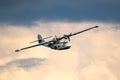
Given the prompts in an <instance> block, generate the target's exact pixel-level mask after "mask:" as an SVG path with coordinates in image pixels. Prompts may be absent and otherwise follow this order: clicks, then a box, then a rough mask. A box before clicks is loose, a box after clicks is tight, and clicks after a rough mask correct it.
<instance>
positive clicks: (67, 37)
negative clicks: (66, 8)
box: [64, 33, 71, 41]
mask: <svg viewBox="0 0 120 80" xmlns="http://www.w3.org/2000/svg"><path fill="white" fill-rule="evenodd" d="M70 34H71V33H70ZM64 38H65V39H68V40H69V41H70V37H69V36H68V35H66V34H65V35H64Z"/></svg>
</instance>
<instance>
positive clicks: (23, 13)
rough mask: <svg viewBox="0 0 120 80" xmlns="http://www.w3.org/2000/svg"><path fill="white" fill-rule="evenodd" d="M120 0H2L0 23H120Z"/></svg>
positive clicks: (0, 0)
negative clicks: (39, 21) (40, 21)
mask: <svg viewBox="0 0 120 80" xmlns="http://www.w3.org/2000/svg"><path fill="white" fill-rule="evenodd" d="M119 8H120V1H119V0H0V23H9V24H33V23H34V22H35V21H38V20H42V21H70V22H79V21H91V20H92V21H106V22H109V21H113V22H118V23H119V22H120V16H119V14H120V10H119Z"/></svg>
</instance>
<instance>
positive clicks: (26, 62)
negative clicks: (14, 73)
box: [0, 58, 46, 72]
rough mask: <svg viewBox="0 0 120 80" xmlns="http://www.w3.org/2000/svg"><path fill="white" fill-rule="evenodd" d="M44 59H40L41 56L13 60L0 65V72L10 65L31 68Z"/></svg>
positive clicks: (10, 66)
mask: <svg viewBox="0 0 120 80" xmlns="http://www.w3.org/2000/svg"><path fill="white" fill-rule="evenodd" d="M45 60H46V59H41V58H28V59H18V60H13V61H10V62H8V63H6V64H5V65H0V72H3V71H5V70H8V69H9V68H12V67H14V68H15V67H17V68H22V69H24V70H28V69H31V68H33V67H36V66H38V65H41V64H42V62H43V61H45Z"/></svg>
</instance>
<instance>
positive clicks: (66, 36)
mask: <svg viewBox="0 0 120 80" xmlns="http://www.w3.org/2000/svg"><path fill="white" fill-rule="evenodd" d="M98 27H99V26H94V27H91V28H88V29H85V30H82V31H79V32H76V33H70V34H68V35H64V36H63V37H60V38H58V39H59V40H61V39H66V38H68V39H69V40H70V37H71V36H74V35H77V34H80V33H83V32H85V31H88V30H91V29H94V28H98Z"/></svg>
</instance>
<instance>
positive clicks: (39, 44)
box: [15, 42, 49, 52]
mask: <svg viewBox="0 0 120 80" xmlns="http://www.w3.org/2000/svg"><path fill="white" fill-rule="evenodd" d="M47 43H49V42H43V43H40V44H36V45H32V46H28V47H25V48H21V49H17V50H15V52H19V51H22V50H25V49H29V48H33V47H36V46H41V45H44V44H47Z"/></svg>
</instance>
